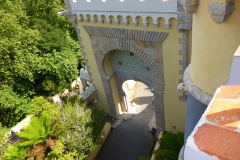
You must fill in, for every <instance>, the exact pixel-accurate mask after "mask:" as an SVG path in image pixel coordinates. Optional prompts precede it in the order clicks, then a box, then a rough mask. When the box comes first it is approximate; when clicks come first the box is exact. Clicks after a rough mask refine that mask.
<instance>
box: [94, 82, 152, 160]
mask: <svg viewBox="0 0 240 160" xmlns="http://www.w3.org/2000/svg"><path fill="white" fill-rule="evenodd" d="M135 89H136V90H135V97H134V100H133V103H132V104H133V105H132V106H129V112H130V113H127V114H128V117H129V118H128V119H127V120H124V121H123V122H122V123H121V124H120V125H119V126H117V127H116V128H115V129H113V130H112V131H111V132H110V134H109V136H108V138H107V139H106V141H105V143H104V144H103V146H102V149H101V150H100V152H99V154H98V155H97V158H96V160H137V159H138V157H139V156H149V153H150V151H151V148H152V145H153V142H154V139H153V136H152V133H151V132H150V131H149V129H148V123H149V122H150V120H151V118H152V116H153V115H154V112H155V109H154V106H153V105H152V98H153V94H152V93H151V91H150V89H149V88H148V87H147V86H146V85H144V84H143V83H141V82H138V83H137V86H136V88H135Z"/></svg>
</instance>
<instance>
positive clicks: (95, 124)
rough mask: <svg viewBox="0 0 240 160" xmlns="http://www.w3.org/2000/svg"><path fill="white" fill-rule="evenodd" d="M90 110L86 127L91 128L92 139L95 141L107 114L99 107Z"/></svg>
mask: <svg viewBox="0 0 240 160" xmlns="http://www.w3.org/2000/svg"><path fill="white" fill-rule="evenodd" d="M91 110H92V112H91V121H90V123H89V124H88V127H90V128H92V132H91V134H92V137H93V139H94V141H96V140H97V138H98V136H99V135H100V133H101V131H102V128H103V126H104V124H105V123H106V121H107V115H106V113H105V112H104V111H103V110H101V109H99V108H91Z"/></svg>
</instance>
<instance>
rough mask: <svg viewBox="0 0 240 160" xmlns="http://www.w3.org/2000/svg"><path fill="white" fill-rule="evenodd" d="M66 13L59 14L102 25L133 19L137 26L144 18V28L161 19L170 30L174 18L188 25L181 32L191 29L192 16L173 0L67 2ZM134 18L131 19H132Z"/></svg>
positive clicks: (127, 21)
mask: <svg viewBox="0 0 240 160" xmlns="http://www.w3.org/2000/svg"><path fill="white" fill-rule="evenodd" d="M65 4H66V7H67V10H66V11H62V12H59V15H68V16H69V18H70V19H71V20H73V21H74V20H76V19H77V20H78V21H80V22H81V21H84V22H98V23H105V22H106V23H109V24H111V23H115V24H119V23H120V19H121V18H122V19H123V23H124V24H125V25H129V21H130V19H131V21H132V24H133V25H139V23H140V22H139V21H140V20H139V19H138V18H139V17H141V19H142V20H141V21H142V25H143V26H148V25H149V18H152V20H153V25H154V26H155V27H158V26H159V25H160V24H159V18H163V19H164V20H165V24H164V26H165V28H170V19H171V18H175V19H177V20H179V21H181V23H183V22H182V21H183V19H184V21H185V22H184V24H185V23H186V25H184V26H183V25H179V26H180V27H182V28H180V29H187V28H188V29H189V28H191V25H190V24H191V23H190V22H191V16H190V15H188V14H187V13H186V12H185V11H184V10H183V7H182V4H181V3H180V2H179V1H169V0H151V1H150V0H65ZM129 18H130V19H129Z"/></svg>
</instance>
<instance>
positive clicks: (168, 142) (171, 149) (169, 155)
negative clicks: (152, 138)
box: [155, 126, 184, 160]
mask: <svg viewBox="0 0 240 160" xmlns="http://www.w3.org/2000/svg"><path fill="white" fill-rule="evenodd" d="M172 128H173V129H174V130H175V131H176V132H177V133H176V134H174V133H173V132H171V131H170V132H168V131H165V132H164V133H163V135H162V138H161V142H160V148H159V149H157V150H156V151H155V155H156V157H157V158H156V159H164V160H177V159H178V155H179V152H180V150H181V148H182V146H183V145H184V133H183V132H179V131H177V130H176V127H175V126H174V127H172Z"/></svg>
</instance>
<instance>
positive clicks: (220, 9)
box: [208, 1, 234, 24]
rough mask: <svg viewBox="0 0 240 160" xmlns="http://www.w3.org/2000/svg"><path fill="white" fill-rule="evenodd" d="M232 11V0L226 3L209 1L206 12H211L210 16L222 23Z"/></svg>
mask: <svg viewBox="0 0 240 160" xmlns="http://www.w3.org/2000/svg"><path fill="white" fill-rule="evenodd" d="M233 11H234V1H231V2H227V3H218V2H211V3H209V8H208V12H209V13H210V14H211V18H212V20H213V21H214V22H216V23H218V24H222V23H224V22H225V21H226V20H228V19H229V18H230V16H231V15H232V12H233Z"/></svg>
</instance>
